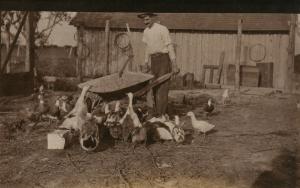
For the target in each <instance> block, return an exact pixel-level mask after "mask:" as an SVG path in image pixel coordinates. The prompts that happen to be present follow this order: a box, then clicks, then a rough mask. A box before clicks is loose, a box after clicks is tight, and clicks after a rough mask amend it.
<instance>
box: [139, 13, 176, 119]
mask: <svg viewBox="0 0 300 188" xmlns="http://www.w3.org/2000/svg"><path fill="white" fill-rule="evenodd" d="M155 16H157V15H156V14H153V13H143V14H140V15H138V17H139V18H141V19H143V20H144V24H145V25H146V28H145V30H144V33H143V39H142V41H143V42H144V43H145V44H146V49H145V64H146V65H147V67H149V60H150V61H151V72H152V74H153V75H154V78H158V77H160V76H163V75H165V74H167V73H170V72H171V71H172V72H173V73H177V72H178V71H179V70H178V68H177V65H176V61H175V60H176V56H175V52H174V48H173V45H172V41H171V38H170V33H169V30H168V29H167V27H165V26H163V25H161V24H158V23H154V21H153V20H152V18H153V17H155ZM168 93H169V82H168V81H167V82H164V83H162V84H160V85H159V86H157V87H155V88H153V94H154V101H155V111H156V113H157V115H163V114H165V113H166V111H167V106H168Z"/></svg>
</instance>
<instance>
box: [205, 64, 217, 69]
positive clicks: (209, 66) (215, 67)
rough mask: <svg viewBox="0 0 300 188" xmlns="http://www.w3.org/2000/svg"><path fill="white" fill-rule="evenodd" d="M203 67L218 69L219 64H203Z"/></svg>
mask: <svg viewBox="0 0 300 188" xmlns="http://www.w3.org/2000/svg"><path fill="white" fill-rule="evenodd" d="M203 68H204V69H218V68H219V65H203Z"/></svg>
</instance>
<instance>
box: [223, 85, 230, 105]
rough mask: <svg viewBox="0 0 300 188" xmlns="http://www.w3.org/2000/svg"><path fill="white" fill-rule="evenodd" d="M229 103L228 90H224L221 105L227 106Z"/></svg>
mask: <svg viewBox="0 0 300 188" xmlns="http://www.w3.org/2000/svg"><path fill="white" fill-rule="evenodd" d="M229 102H230V98H229V90H228V89H225V90H224V92H223V94H222V103H223V105H225V104H227V103H229Z"/></svg>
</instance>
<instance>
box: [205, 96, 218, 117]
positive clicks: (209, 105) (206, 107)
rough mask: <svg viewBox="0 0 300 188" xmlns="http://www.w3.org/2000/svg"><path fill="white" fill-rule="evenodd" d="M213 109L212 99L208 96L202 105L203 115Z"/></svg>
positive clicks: (208, 113)
mask: <svg viewBox="0 0 300 188" xmlns="http://www.w3.org/2000/svg"><path fill="white" fill-rule="evenodd" d="M214 109H215V107H214V105H213V104H212V99H211V98H209V99H208V101H207V103H206V104H205V105H204V107H203V111H204V113H205V115H206V116H208V115H210V114H211V113H212V112H213V110H214Z"/></svg>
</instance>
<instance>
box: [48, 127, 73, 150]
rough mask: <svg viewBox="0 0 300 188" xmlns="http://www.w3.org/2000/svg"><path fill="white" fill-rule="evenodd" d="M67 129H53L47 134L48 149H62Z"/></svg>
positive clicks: (68, 132) (65, 143)
mask: <svg viewBox="0 0 300 188" xmlns="http://www.w3.org/2000/svg"><path fill="white" fill-rule="evenodd" d="M68 134H70V131H69V130H55V131H53V132H51V133H49V134H48V135H47V142H48V149H64V148H65V146H66V145H67V140H66V138H67V135H68Z"/></svg>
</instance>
